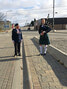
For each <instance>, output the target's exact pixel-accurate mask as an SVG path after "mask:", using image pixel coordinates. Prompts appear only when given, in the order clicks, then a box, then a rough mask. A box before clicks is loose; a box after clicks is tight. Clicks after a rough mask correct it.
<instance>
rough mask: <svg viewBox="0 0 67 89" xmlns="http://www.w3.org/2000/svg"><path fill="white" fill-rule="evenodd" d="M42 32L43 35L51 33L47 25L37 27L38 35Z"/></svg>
mask: <svg viewBox="0 0 67 89" xmlns="http://www.w3.org/2000/svg"><path fill="white" fill-rule="evenodd" d="M43 31H45V33H48V32H50V31H51V28H50V27H48V26H47V25H43V26H42V25H40V27H39V34H40V33H42V32H43Z"/></svg>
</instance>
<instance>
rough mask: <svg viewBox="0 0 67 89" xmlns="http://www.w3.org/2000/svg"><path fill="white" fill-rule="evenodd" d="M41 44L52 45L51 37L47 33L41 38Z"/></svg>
mask: <svg viewBox="0 0 67 89" xmlns="http://www.w3.org/2000/svg"><path fill="white" fill-rule="evenodd" d="M39 44H40V45H49V44H50V41H49V37H48V34H47V33H46V34H44V35H43V36H40V39H39Z"/></svg>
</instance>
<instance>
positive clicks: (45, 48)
mask: <svg viewBox="0 0 67 89" xmlns="http://www.w3.org/2000/svg"><path fill="white" fill-rule="evenodd" d="M46 52H47V45H45V47H44V53H46Z"/></svg>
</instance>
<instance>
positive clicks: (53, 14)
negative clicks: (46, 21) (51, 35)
mask: <svg viewBox="0 0 67 89" xmlns="http://www.w3.org/2000/svg"><path fill="white" fill-rule="evenodd" d="M54 15H55V0H53V31H54Z"/></svg>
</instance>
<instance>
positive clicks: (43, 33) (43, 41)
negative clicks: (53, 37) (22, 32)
mask: <svg viewBox="0 0 67 89" xmlns="http://www.w3.org/2000/svg"><path fill="white" fill-rule="evenodd" d="M50 31H51V28H49V27H48V26H47V25H46V24H45V19H41V25H40V27H39V34H40V39H39V45H40V54H41V55H43V47H42V45H44V55H46V52H47V45H49V44H50V41H49V37H48V34H47V33H48V32H50Z"/></svg>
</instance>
